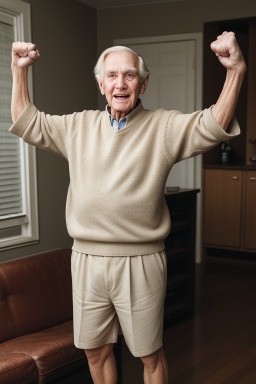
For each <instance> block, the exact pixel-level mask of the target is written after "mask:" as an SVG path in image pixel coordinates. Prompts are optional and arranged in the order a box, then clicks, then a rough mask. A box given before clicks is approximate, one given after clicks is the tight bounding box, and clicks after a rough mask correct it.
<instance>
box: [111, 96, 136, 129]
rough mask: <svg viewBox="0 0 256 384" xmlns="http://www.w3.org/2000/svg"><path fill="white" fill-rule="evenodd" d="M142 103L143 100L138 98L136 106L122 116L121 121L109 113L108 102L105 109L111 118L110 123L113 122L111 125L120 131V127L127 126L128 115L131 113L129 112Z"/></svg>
mask: <svg viewBox="0 0 256 384" xmlns="http://www.w3.org/2000/svg"><path fill="white" fill-rule="evenodd" d="M140 103H141V100H140V99H138V100H137V102H136V105H135V107H134V108H133V109H131V110H130V111H129V112H128V113H127V115H125V116H124V117H122V118H121V119H120V120H119V121H117V120H116V119H115V118H114V117H113V116H112V115H111V114H110V113H109V105H108V104H107V105H106V108H105V109H106V112H107V113H108V115H109V119H110V124H111V126H112V127H113V128H114V129H115V130H117V131H119V130H120V129H122V128H123V127H124V126H125V124H126V123H127V116H128V115H129V113H130V112H132V111H134V109H135V108H136V107H137V106H138V105H139V104H140Z"/></svg>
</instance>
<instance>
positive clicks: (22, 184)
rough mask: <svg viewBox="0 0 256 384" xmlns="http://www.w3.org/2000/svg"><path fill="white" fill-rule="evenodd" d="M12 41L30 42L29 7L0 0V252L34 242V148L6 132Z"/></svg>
mask: <svg viewBox="0 0 256 384" xmlns="http://www.w3.org/2000/svg"><path fill="white" fill-rule="evenodd" d="M13 41H31V34H30V5H29V4H27V3H24V2H22V1H20V0H0V249H5V248H7V247H13V246H19V245H22V244H23V245H25V244H27V243H30V242H34V241H37V240H38V217H37V193H36V160H35V148H33V147H31V146H29V145H27V144H25V143H24V142H23V141H22V140H21V139H19V138H17V137H16V136H14V135H13V134H11V133H10V132H9V128H10V126H11V125H12V120H11V92H12V73H11V49H12V43H13ZM31 71H32V69H31V68H29V91H30V97H31V98H32V76H31Z"/></svg>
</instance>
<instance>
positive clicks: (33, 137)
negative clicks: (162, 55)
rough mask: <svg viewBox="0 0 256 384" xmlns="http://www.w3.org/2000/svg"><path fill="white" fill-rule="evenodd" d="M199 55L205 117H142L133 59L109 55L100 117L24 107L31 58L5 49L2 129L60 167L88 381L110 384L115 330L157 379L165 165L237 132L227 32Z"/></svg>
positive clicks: (237, 55) (142, 68) (137, 64)
mask: <svg viewBox="0 0 256 384" xmlns="http://www.w3.org/2000/svg"><path fill="white" fill-rule="evenodd" d="M211 48H212V50H213V51H214V52H215V53H216V55H217V56H218V58H219V60H220V62H221V63H222V64H223V65H224V67H225V68H226V69H227V77H226V81H225V84H224V87H223V90H222V93H221V95H220V97H219V99H218V101H217V102H216V104H215V105H214V106H213V107H211V108H209V109H206V110H204V111H198V112H195V113H192V114H182V113H180V112H177V111H172V110H171V111H166V110H163V109H158V110H156V111H155V112H152V111H148V110H145V109H144V108H143V106H142V103H141V101H140V99H139V94H143V93H144V92H145V90H146V87H147V83H148V79H149V72H148V70H147V67H146V65H145V63H144V61H143V59H142V58H141V57H140V56H139V55H137V54H136V53H135V52H133V51H131V50H130V49H128V48H126V47H112V48H110V49H108V50H106V51H105V52H103V53H102V55H101V56H100V58H99V60H98V63H97V65H96V67H95V76H96V79H97V81H98V85H99V88H100V91H101V93H102V95H105V97H106V100H107V103H108V105H107V107H106V110H105V111H104V112H100V111H83V112H80V113H74V114H72V115H65V116H50V115H46V114H44V113H43V112H39V111H38V110H37V108H36V107H35V106H34V105H33V104H32V103H30V100H29V94H28V88H27V68H28V66H29V65H30V64H32V63H33V62H36V61H37V60H38V59H39V57H40V55H39V52H38V51H37V49H36V46H35V45H34V44H30V43H14V44H13V54H12V58H13V61H12V70H13V99H12V117H13V122H14V124H13V126H12V127H11V129H10V130H11V132H13V133H15V134H16V135H18V136H20V137H22V139H23V140H24V141H26V142H28V143H30V144H32V145H35V146H37V147H39V148H43V149H47V150H50V151H53V152H55V153H57V154H59V155H61V156H63V157H65V158H66V159H67V160H68V163H69V171H70V186H69V191H68V196H67V206H66V220H67V228H68V232H69V234H70V235H71V236H72V237H73V239H74V244H73V253H72V281H73V306H74V338H75V345H76V346H77V347H78V348H82V349H84V350H85V352H86V355H87V358H88V362H89V367H90V371H91V375H92V378H93V381H94V383H95V384H114V383H116V382H117V373H116V366H115V359H114V355H113V345H114V343H115V342H116V341H117V336H118V329H119V325H120V326H121V329H122V333H123V335H124V338H125V341H126V343H127V345H128V347H129V349H130V351H131V353H132V354H133V355H134V356H138V357H140V358H141V360H142V362H143V364H144V382H145V383H146V384H154V383H155V384H157V383H158V384H160V383H161V384H167V382H168V369H167V363H166V359H165V355H164V351H163V347H162V345H163V344H162V332H163V310H164V307H163V305H164V299H165V288H166V255H165V252H164V238H165V237H166V236H167V234H168V232H169V230H170V218H169V213H168V209H167V207H166V204H165V200H164V187H165V182H166V179H167V176H168V174H169V171H170V169H171V168H172V165H173V164H174V163H176V162H178V161H181V160H183V159H185V158H188V157H191V156H195V155H197V154H200V153H202V152H204V151H206V150H208V149H210V148H212V147H213V146H214V145H216V144H218V143H219V142H221V141H223V140H227V139H230V138H232V137H234V136H236V135H238V134H239V132H240V130H239V126H238V124H237V122H236V120H235V119H232V117H233V114H234V111H235V106H236V102H237V98H238V94H239V90H240V87H241V84H242V80H243V76H244V74H245V70H246V66H245V63H244V60H243V56H242V53H241V51H240V48H239V46H238V44H237V41H236V38H235V35H234V33H232V32H229V33H227V32H224V33H223V34H222V35H221V36H218V38H217V40H216V41H215V42H213V43H212V45H211ZM102 186H104V188H102Z"/></svg>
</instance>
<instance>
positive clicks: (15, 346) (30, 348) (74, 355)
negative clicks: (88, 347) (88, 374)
mask: <svg viewBox="0 0 256 384" xmlns="http://www.w3.org/2000/svg"><path fill="white" fill-rule="evenodd" d="M3 352H8V353H24V354H26V355H28V356H31V357H32V358H33V360H34V361H35V364H36V367H37V370H38V377H39V383H40V384H43V383H48V382H49V381H50V380H52V378H53V377H54V378H55V377H56V376H59V377H61V376H62V374H61V370H62V369H64V370H65V374H67V373H69V372H72V371H73V370H74V367H75V369H77V366H78V365H80V366H83V365H85V364H87V359H86V356H85V352H84V351H83V350H81V349H77V348H76V347H75V346H74V336H73V322H72V321H68V322H66V323H63V324H60V325H57V326H55V327H52V328H49V329H46V330H44V331H41V332H36V333H32V334H30V335H25V336H21V337H17V338H15V339H12V340H9V341H7V342H5V343H2V344H0V353H3ZM77 363H79V364H77ZM67 367H68V370H67Z"/></svg>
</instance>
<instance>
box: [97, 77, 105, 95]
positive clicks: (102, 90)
mask: <svg viewBox="0 0 256 384" xmlns="http://www.w3.org/2000/svg"><path fill="white" fill-rule="evenodd" d="M97 82H98V86H99V89H100V93H101V94H102V95H105V91H104V86H103V83H102V81H101V80H100V79H97Z"/></svg>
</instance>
